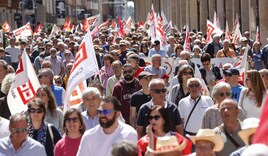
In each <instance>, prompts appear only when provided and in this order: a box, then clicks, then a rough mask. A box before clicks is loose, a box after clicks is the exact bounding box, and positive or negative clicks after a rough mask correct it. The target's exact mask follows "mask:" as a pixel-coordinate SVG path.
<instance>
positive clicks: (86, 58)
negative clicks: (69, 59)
mask: <svg viewBox="0 0 268 156" xmlns="http://www.w3.org/2000/svg"><path fill="white" fill-rule="evenodd" d="M98 71H99V68H98V63H97V59H96V56H95V50H94V47H93V42H92V38H91V32H90V31H88V32H87V34H86V36H85V37H84V39H83V41H82V43H81V45H80V47H79V50H78V52H77V54H76V56H75V61H74V66H73V68H72V70H71V73H70V77H69V79H68V83H67V88H66V96H65V102H64V110H67V109H68V108H69V107H70V104H71V103H70V97H71V94H72V92H73V90H74V89H75V87H76V86H77V85H79V84H80V83H81V82H83V81H84V80H86V79H87V78H89V77H91V76H93V75H95V74H96V73H98Z"/></svg>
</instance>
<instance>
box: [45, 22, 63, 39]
mask: <svg viewBox="0 0 268 156" xmlns="http://www.w3.org/2000/svg"><path fill="white" fill-rule="evenodd" d="M59 31H60V30H59V28H58V27H57V25H56V24H54V25H53V28H52V30H51V33H50V35H49V37H48V40H50V39H51V37H53V36H54V35H56V34H58V33H59Z"/></svg>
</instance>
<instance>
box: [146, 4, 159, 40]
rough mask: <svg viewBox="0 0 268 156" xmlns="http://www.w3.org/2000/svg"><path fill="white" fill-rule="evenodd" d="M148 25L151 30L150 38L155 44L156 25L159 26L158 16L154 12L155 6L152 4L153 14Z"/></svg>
mask: <svg viewBox="0 0 268 156" xmlns="http://www.w3.org/2000/svg"><path fill="white" fill-rule="evenodd" d="M148 23H149V25H150V28H149V31H150V33H149V36H150V37H151V42H154V41H155V40H156V25H157V19H156V14H155V12H154V6H153V4H152V8H151V14H150V15H149V16H148Z"/></svg>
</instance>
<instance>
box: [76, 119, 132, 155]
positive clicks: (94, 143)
mask: <svg viewBox="0 0 268 156" xmlns="http://www.w3.org/2000/svg"><path fill="white" fill-rule="evenodd" d="M123 140H128V141H132V142H134V143H136V142H137V132H136V131H135V129H134V128H132V127H131V126H129V125H127V124H124V123H122V122H121V121H118V126H117V128H116V130H115V131H114V132H113V133H112V134H106V133H104V132H103V128H102V127H101V126H100V125H97V126H96V127H94V128H92V129H89V130H87V131H86V132H85V133H84V135H83V137H82V140H81V143H80V145H79V148H78V152H77V156H85V155H87V156H111V151H112V145H113V144H114V143H116V142H120V141H123Z"/></svg>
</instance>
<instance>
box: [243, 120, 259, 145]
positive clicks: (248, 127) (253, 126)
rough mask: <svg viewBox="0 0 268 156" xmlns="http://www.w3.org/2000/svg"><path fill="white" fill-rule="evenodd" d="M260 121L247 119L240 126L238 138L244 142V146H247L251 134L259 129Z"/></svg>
mask: <svg viewBox="0 0 268 156" xmlns="http://www.w3.org/2000/svg"><path fill="white" fill-rule="evenodd" d="M259 123H260V119H258V118H247V119H245V120H244V121H243V123H242V126H241V129H242V130H241V131H239V132H238V135H239V136H240V138H241V139H242V140H243V141H244V142H245V144H247V145H248V144H249V140H248V139H249V137H250V136H251V135H252V134H255V132H256V130H257V128H258V127H259Z"/></svg>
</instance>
